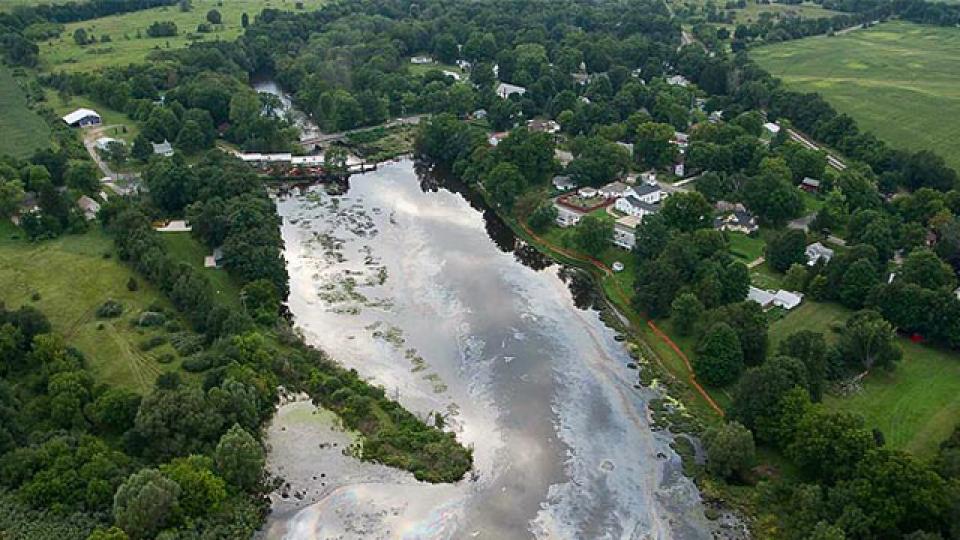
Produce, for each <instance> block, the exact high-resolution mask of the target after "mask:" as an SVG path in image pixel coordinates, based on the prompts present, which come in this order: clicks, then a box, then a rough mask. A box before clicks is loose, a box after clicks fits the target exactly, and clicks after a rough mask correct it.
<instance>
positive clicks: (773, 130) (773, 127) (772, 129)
mask: <svg viewBox="0 0 960 540" xmlns="http://www.w3.org/2000/svg"><path fill="white" fill-rule="evenodd" d="M763 129H765V130H767V131H769V132H770V134H771V135H776V134H777V133H780V126H779V125H777V124H774V123H773V122H767V123H766V124H764V125H763Z"/></svg>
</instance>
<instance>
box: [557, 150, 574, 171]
mask: <svg viewBox="0 0 960 540" xmlns="http://www.w3.org/2000/svg"><path fill="white" fill-rule="evenodd" d="M553 157H554V158H556V160H557V161H559V162H560V165H562V166H564V167H566V166H567V165H569V164H570V162H571V161H573V154H572V153H570V152H567V151H566V150H560V149H559V148H557V149H556V150H554V151H553Z"/></svg>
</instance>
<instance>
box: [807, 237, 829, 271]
mask: <svg viewBox="0 0 960 540" xmlns="http://www.w3.org/2000/svg"><path fill="white" fill-rule="evenodd" d="M806 255H807V266H813V265H815V264H817V262H818V261H820V260H821V259H822V260H823V262H825V263H828V262H830V259H832V258H833V250H832V249H830V248H828V247H827V246H825V245H823V244H821V243H820V242H814V243H812V244H810V245H809V246H807V249H806Z"/></svg>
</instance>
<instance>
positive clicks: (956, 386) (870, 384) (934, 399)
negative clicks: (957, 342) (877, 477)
mask: <svg viewBox="0 0 960 540" xmlns="http://www.w3.org/2000/svg"><path fill="white" fill-rule="evenodd" d="M850 313H851V311H850V310H848V309H846V308H843V307H841V306H839V305H836V304H822V303H817V302H810V301H805V302H804V303H803V304H802V305H801V306H800V307H798V308H796V310H794V311H792V312H790V313H789V314H788V315H786V316H785V317H784V318H782V319H780V320H779V321H777V322H775V323H773V324H771V325H770V344H771V347H772V349H771V350H775V348H776V345H777V343H779V342H780V341H782V340H783V339H784V338H786V337H787V336H789V335H790V334H793V333H795V332H799V331H801V330H812V331H814V332H821V333H823V334H824V336H825V337H826V338H827V340H828V341H830V340H834V339H836V334H835V333H834V332H833V331H832V330H831V327H832V326H834V325H838V324H842V323H843V321H844V320H846V318H847V317H848V316H849V315H850ZM899 344H900V347H901V348H903V361H901V362H900V363H899V364H898V365H897V367H896V369H895V370H894V371H892V372H890V373H886V372H883V371H879V370H875V371H873V372H871V373H870V375H868V376H867V377H866V379H864V389H863V391H862V392H861V393H859V394H856V395H854V396H850V397H837V396H831V395H827V396H826V397H825V398H824V403H825V404H826V405H827V406H828V407H831V408H833V409H837V410H845V411H850V412H854V413H857V414H859V415H861V416H863V418H864V419H865V420H866V426H867V427H868V428H874V427H876V428H879V429H880V431H881V432H883V434H884V436H885V437H886V443H887V445H888V446H890V447H892V448H897V449H902V450H907V451H909V452H912V453H914V454H916V455H918V456H920V457H924V458H928V457H931V456H933V455H934V454H935V453H936V449H937V446H938V445H939V444H940V442H941V441H943V440H944V439H946V438H947V437H948V436H949V435H950V433H951V432H952V431H953V428H954V426H956V424H957V419H958V418H960V355H957V354H956V353H954V352H948V351H943V350H940V349H936V348H933V347H929V346H925V345H917V344H915V343H912V342H911V341H909V340H907V339H900V340H899Z"/></svg>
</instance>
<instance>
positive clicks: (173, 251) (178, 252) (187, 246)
mask: <svg viewBox="0 0 960 540" xmlns="http://www.w3.org/2000/svg"><path fill="white" fill-rule="evenodd" d="M160 239H161V240H163V241H164V243H165V244H166V246H167V250H168V252H169V253H170V255H172V256H173V257H175V258H176V259H178V260H180V261H183V262H185V263H188V264H190V265H191V266H193V267H194V268H196V269H197V270H199V271H200V273H201V274H203V275H205V276H207V279H209V280H210V284H211V285H212V286H213V293H214V294H216V295H217V298H218V299H219V300H220V301H221V302H226V303H228V304H230V305H231V307H236V308H239V307H240V288H239V287H237V284H236V282H234V281H233V278H231V277H230V274H228V273H227V271H226V270H224V269H223V268H205V267H204V265H203V261H204V258H205V257H206V256H207V255H211V251H210V250H209V249H207V247H206V246H204V245H203V244H201V243H200V242H198V241H197V240H196V239H195V238H193V236H191V234H190V233H188V232H173V233H161V234H160Z"/></svg>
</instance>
